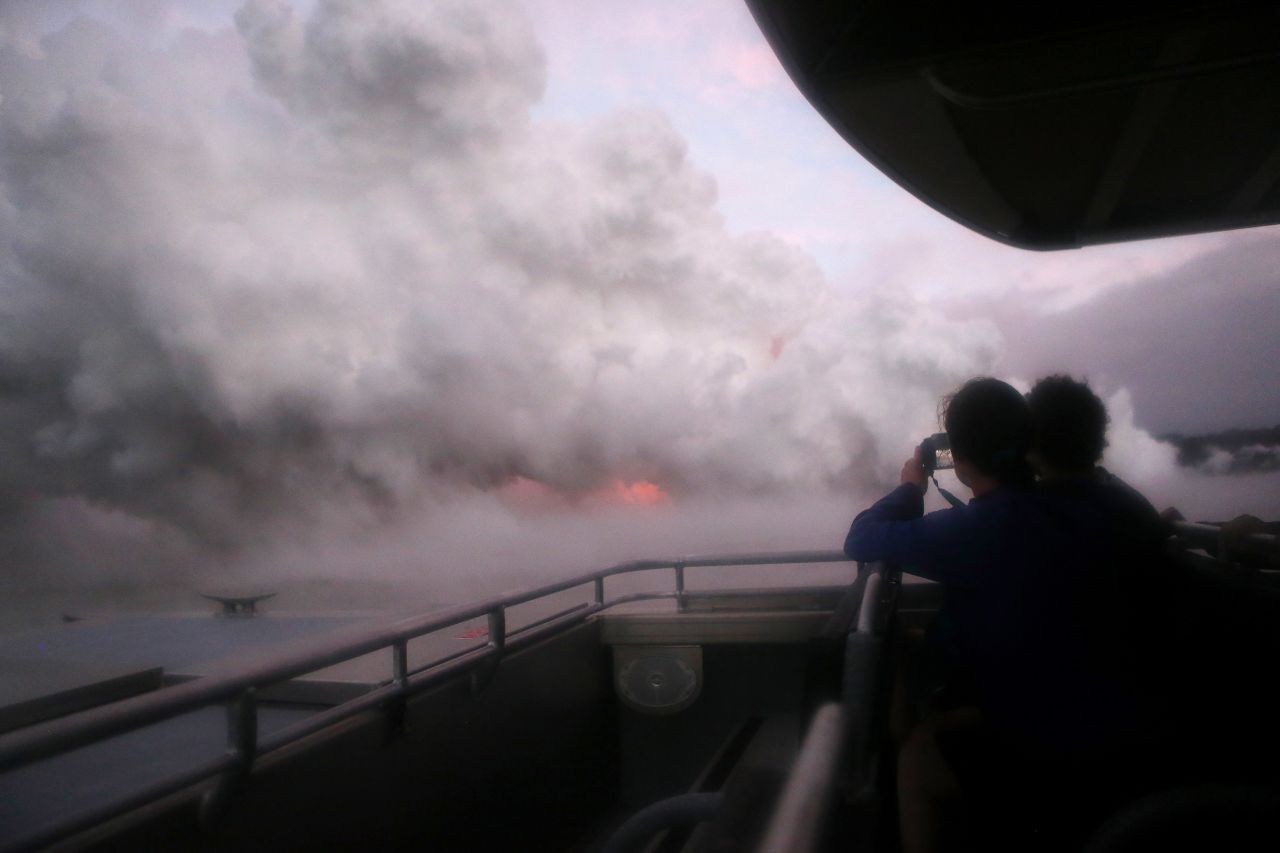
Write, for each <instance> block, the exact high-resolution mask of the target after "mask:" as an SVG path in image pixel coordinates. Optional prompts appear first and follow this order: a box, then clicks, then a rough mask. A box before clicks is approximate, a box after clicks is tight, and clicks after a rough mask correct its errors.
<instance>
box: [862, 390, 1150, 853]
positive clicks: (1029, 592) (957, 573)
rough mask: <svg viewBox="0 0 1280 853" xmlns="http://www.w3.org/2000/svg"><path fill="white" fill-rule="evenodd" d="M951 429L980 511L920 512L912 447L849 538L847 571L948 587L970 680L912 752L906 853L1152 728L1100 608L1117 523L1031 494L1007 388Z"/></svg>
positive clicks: (957, 835) (922, 486)
mask: <svg viewBox="0 0 1280 853" xmlns="http://www.w3.org/2000/svg"><path fill="white" fill-rule="evenodd" d="M943 419H944V426H945V429H946V439H947V441H948V442H949V444H950V450H951V453H952V457H953V461H954V467H955V473H956V476H957V478H958V479H959V480H960V482H961V483H963V484H965V485H966V486H968V487H969V488H970V489H971V490H972V492H973V500H971V501H970V502H969V503H968V504H967V505H966V504H961V505H959V506H953V507H952V508H950V509H945V510H941V511H938V512H933V513H930V514H928V515H925V514H924V493H925V490H926V488H927V484H928V480H927V474H926V470H925V465H924V464H922V462H923V461H924V460H923V458H922V457H923V454H922V452H921V449H920V448H917V450H916V452H915V454H914V455H913V456H912V457H911V458H910V459H908V460H907V461H906V462H905V463H904V464H903V467H902V472H901V481H902V482H901V485H899V486H898V487H897V488H896V489H894V490H893V491H892V492H890V493H889V494H888V495H886V496H885V497H884V498H882V499H881V500H879V501H877V502H876V503H875V504H874V505H872V506H871V507H870V508H868V509H867V510H865V511H863V512H862V513H860V514H859V515H858V516H857V517H856V518H855V519H854V521H853V524H852V526H851V527H850V530H849V535H848V538H847V539H846V541H845V553H846V554H847V555H848V556H849V557H851V558H852V559H855V560H863V561H870V560H890V561H893V562H895V563H897V564H899V565H900V566H901V567H902V568H903V569H904V570H905V571H907V572H909V573H911V574H915V575H918V576H920V577H924V578H927V579H929V580H933V581H937V582H939V583H940V584H942V585H943V587H944V590H945V593H946V606H945V608H944V612H945V614H946V617H947V621H948V634H949V645H951V646H952V647H953V648H954V652H955V655H956V657H957V659H958V663H959V664H960V665H961V666H962V667H963V668H964V670H965V672H966V674H967V676H968V678H969V681H970V689H971V691H972V706H971V707H960V708H952V709H950V710H946V711H942V712H938V713H934V714H932V715H930V716H929V717H926V718H925V719H924V720H922V721H921V722H920V724H919V725H917V726H916V727H915V729H914V730H912V732H911V733H910V734H909V735H908V736H907V738H906V740H905V741H904V743H903V744H902V747H901V751H900V753H899V761H898V793H899V810H900V829H901V833H902V844H903V849H904V850H906V851H908V853H910V851H919V850H936V849H940V848H941V847H942V846H944V845H946V844H948V843H949V844H955V843H957V841H959V843H963V839H964V838H965V835H966V833H967V831H968V828H969V827H970V826H971V821H970V818H971V817H973V815H974V810H975V809H978V810H979V811H980V810H981V808H982V806H983V805H990V804H992V803H997V804H999V807H1000V808H1002V809H1008V808H1010V804H1012V803H1014V802H1018V803H1021V804H1022V805H1023V806H1028V807H1035V806H1036V805H1038V804H1036V803H1029V802H1028V800H1027V798H1028V797H1031V798H1034V797H1037V796H1040V797H1043V798H1045V799H1047V800H1052V799H1054V798H1055V797H1056V796H1059V795H1057V794H1053V793H1050V791H1051V790H1052V789H1053V787H1054V785H1061V784H1066V782H1065V781H1064V780H1068V779H1071V778H1073V775H1074V774H1073V773H1071V772H1070V771H1071V769H1072V768H1084V767H1086V766H1088V767H1096V766H1098V762H1104V761H1105V760H1106V759H1107V757H1108V756H1109V755H1113V754H1116V752H1117V751H1118V750H1120V749H1122V748H1123V746H1124V745H1126V744H1128V743H1130V742H1132V741H1133V740H1134V739H1136V738H1138V737H1140V732H1141V730H1142V727H1143V726H1144V725H1146V724H1147V723H1148V722H1149V717H1148V716H1147V715H1146V713H1145V711H1146V709H1145V708H1143V707H1142V703H1141V701H1140V698H1139V697H1136V696H1135V695H1133V691H1132V690H1131V688H1130V686H1129V685H1127V684H1126V683H1125V681H1124V679H1123V677H1121V675H1120V673H1119V672H1118V671H1117V670H1116V668H1115V667H1114V666H1112V663H1113V662H1114V661H1113V658H1114V655H1111V651H1112V649H1110V648H1109V646H1108V642H1109V641H1108V639H1107V637H1106V636H1105V635H1106V634H1107V632H1108V631H1109V630H1110V625H1111V622H1110V620H1109V619H1107V618H1104V617H1103V616H1101V615H1100V610H1099V607H1100V602H1099V601H1098V589H1099V581H1098V577H1099V575H1100V574H1105V572H1104V571H1103V572H1100V570H1099V567H1100V566H1110V565H1111V562H1112V561H1111V551H1112V549H1114V547H1115V540H1114V533H1115V530H1114V524H1113V519H1112V518H1111V517H1110V516H1109V515H1108V513H1107V511H1106V509H1105V508H1104V507H1100V506H1099V505H1098V504H1097V502H1096V501H1094V500H1092V498H1091V497H1090V496H1087V495H1086V496H1080V495H1072V494H1066V495H1062V494H1057V493H1053V494H1050V493H1046V492H1045V491H1043V490H1041V489H1039V488H1037V487H1036V486H1035V484H1034V477H1033V473H1032V470H1031V468H1030V466H1029V464H1028V461H1027V456H1028V454H1029V453H1030V452H1031V451H1032V448H1033V442H1034V440H1035V436H1036V429H1035V422H1034V420H1033V416H1032V412H1031V409H1030V407H1029V406H1028V402H1027V400H1026V398H1024V397H1023V395H1022V394H1020V393H1019V392H1018V391H1017V390H1016V389H1015V388H1013V387H1012V386H1010V385H1008V384H1007V383H1005V382H1001V381H999V380H997V379H992V378H988V377H983V378H979V379H973V380H970V381H969V382H967V383H965V385H964V386H962V387H961V388H960V389H959V390H958V391H957V392H956V393H955V394H954V395H952V396H951V397H950V398H949V399H948V400H947V401H946V402H945V412H944V418H943ZM1079 802H1080V799H1079V797H1077V798H1076V805H1079Z"/></svg>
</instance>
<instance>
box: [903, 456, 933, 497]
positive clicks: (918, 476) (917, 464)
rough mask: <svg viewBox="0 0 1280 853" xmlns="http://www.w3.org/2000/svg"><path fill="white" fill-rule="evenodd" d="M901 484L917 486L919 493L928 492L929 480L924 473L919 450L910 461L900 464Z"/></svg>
mask: <svg viewBox="0 0 1280 853" xmlns="http://www.w3.org/2000/svg"><path fill="white" fill-rule="evenodd" d="M902 482H904V483H912V484H914V485H916V486H919V488H920V491H921V493H924V492H927V491H929V478H928V477H926V476H925V473H924V463H923V462H921V461H920V448H918V447H917V448H916V452H915V453H914V454H913V455H912V457H911V458H910V459H908V460H907V461H906V462H903V463H902Z"/></svg>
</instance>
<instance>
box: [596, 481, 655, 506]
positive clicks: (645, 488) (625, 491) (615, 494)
mask: <svg viewBox="0 0 1280 853" xmlns="http://www.w3.org/2000/svg"><path fill="white" fill-rule="evenodd" d="M601 491H602V492H603V493H604V495H605V496H607V497H609V498H612V499H613V500H614V501H615V502H617V503H623V504H630V505H632V506H655V505H656V504H665V503H670V502H671V496H670V495H668V494H667V493H666V492H665V491H663V489H662V487H661V486H659V485H658V484H657V483H650V482H649V481H648V480H636V481H634V482H631V483H628V482H626V481H625V480H614V481H613V483H612V484H611V485H610V486H609V487H608V488H607V489H602V490H601Z"/></svg>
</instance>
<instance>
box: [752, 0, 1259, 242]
mask: <svg viewBox="0 0 1280 853" xmlns="http://www.w3.org/2000/svg"><path fill="white" fill-rule="evenodd" d="M747 3H748V5H749V7H750V8H751V11H752V13H753V14H754V15H755V18H756V20H757V21H758V22H759V24H760V27H761V29H762V30H763V31H764V34H765V36H766V37H767V38H768V40H769V42H770V44H771V45H772V46H773V49H774V51H775V52H776V53H777V54H778V57H779V58H780V59H781V61H782V64H783V66H784V67H785V68H786V69H787V72H788V73H789V74H790V75H791V77H792V79H793V80H794V81H795V83H796V84H797V85H798V86H799V88H800V91H801V92H803V93H804V95H805V96H806V97H807V98H808V99H809V101H810V102H811V103H812V104H813V105H814V107H816V108H817V109H818V111H819V112H820V113H821V114H822V115H823V116H824V117H825V118H826V119H827V121H828V122H830V123H831V125H832V127H834V128H835V129H836V130H837V131H838V132H839V133H840V134H841V135H842V136H843V137H844V138H845V139H846V140H847V141H848V142H849V144H850V145H852V146H853V147H854V148H856V149H857V150H858V151H859V152H861V153H862V154H863V155H864V156H865V157H866V158H867V159H868V160H870V161H871V162H872V163H873V164H874V165H875V166H877V167H878V168H879V169H881V170H882V171H883V172H884V173H885V174H887V175H888V176H889V177H891V178H892V179H893V180H895V181H896V182H897V183H899V184H900V185H902V186H903V187H904V188H905V189H907V190H909V191H910V192H911V193H913V194H914V195H916V196H917V197H918V198H920V199H921V200H922V201H924V202H926V203H927V204H929V205H931V206H932V207H934V208H935V209H937V210H938V211H940V212H941V213H944V214H945V215H947V216H949V217H951V218H952V219H954V220H956V221H957V222H960V223H961V224H963V225H965V226H967V227H969V228H972V229H973V230H975V231H978V232H980V233H982V234H985V235H987V236H989V237H992V238H994V239H996V240H999V241H1001V242H1004V243H1008V244H1011V245H1014V246H1020V247H1023V248H1029V249H1058V248H1067V247H1074V246H1081V245H1087V244H1092V243H1106V242H1114V241H1121V240H1131V239H1140V238H1147V237H1159V236H1166V235H1173V234H1183V233H1193V232H1201V231H1214V230H1220V229H1227V228H1239V227H1244V226H1252V225H1263V224H1271V223H1276V222H1280V4H1277V3H1273V2H1268V3H1240V2H1236V3H1223V2H1218V3H1205V2H1187V0H1164V2H1159V3H1142V4H1137V3H1126V2H1123V0H1120V2H1111V3H1097V2H1083V3H1078V4H1048V5H1046V4H1040V3H1025V2H1019V3H1010V2H992V3H968V4H960V3H951V2H946V0H918V2H912V3H880V2H872V0H855V2H836V0H802V2H796V0H747Z"/></svg>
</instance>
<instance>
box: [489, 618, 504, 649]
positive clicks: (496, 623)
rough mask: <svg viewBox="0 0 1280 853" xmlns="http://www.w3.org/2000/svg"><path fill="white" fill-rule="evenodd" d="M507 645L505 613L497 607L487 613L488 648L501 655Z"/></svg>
mask: <svg viewBox="0 0 1280 853" xmlns="http://www.w3.org/2000/svg"><path fill="white" fill-rule="evenodd" d="M506 645H507V611H506V608H504V607H498V608H495V609H494V610H490V611H489V646H490V648H493V649H495V650H497V652H498V654H499V655H501V654H502V650H503V648H504V647H505V646H506Z"/></svg>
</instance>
